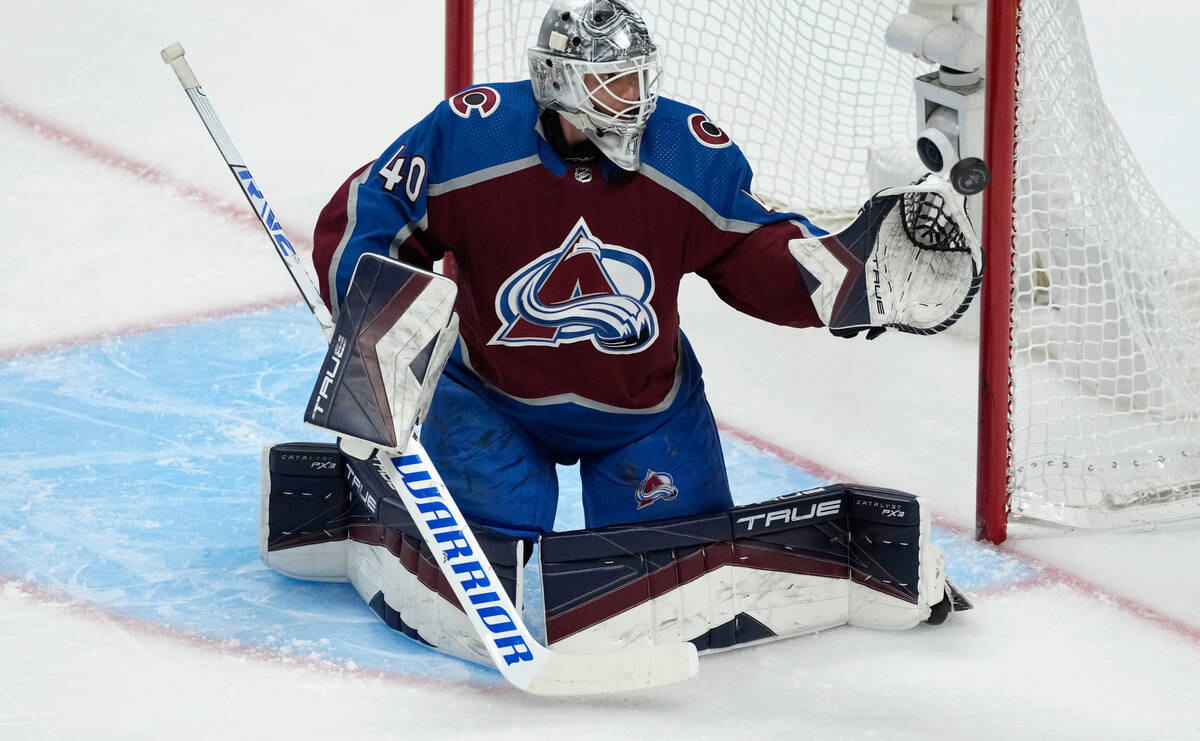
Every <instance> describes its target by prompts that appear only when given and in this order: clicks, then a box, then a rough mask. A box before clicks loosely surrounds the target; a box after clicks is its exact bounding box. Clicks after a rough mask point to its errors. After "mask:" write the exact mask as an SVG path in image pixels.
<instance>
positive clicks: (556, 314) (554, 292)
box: [488, 218, 658, 355]
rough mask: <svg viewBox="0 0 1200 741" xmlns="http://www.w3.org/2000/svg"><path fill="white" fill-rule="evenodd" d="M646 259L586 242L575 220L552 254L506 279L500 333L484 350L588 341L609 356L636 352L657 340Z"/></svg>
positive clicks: (588, 236) (588, 235) (582, 225)
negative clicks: (495, 346) (498, 347)
mask: <svg viewBox="0 0 1200 741" xmlns="http://www.w3.org/2000/svg"><path fill="white" fill-rule="evenodd" d="M653 296H654V272H653V271H652V270H651V269H650V263H649V262H648V261H647V260H646V258H645V257H643V256H642V255H640V254H638V253H637V252H634V251H633V250H629V249H626V248H624V247H618V246H616V245H612V244H605V243H604V242H602V241H600V240H599V239H597V238H596V237H595V236H593V234H592V232H591V230H590V229H589V228H588V225H587V222H586V221H584V220H583V219H582V218H581V219H580V220H579V221H577V222H576V223H575V226H574V227H572V228H571V231H570V232H569V233H568V234H567V237H566V239H564V240H563V242H562V244H560V245H559V246H558V248H557V249H555V250H553V251H551V252H547V253H546V254H544V255H541V256H540V257H537V258H535V259H534V260H533V261H532V262H530V263H529V264H527V265H525V266H524V267H522V268H521V269H519V270H518V271H517V272H516V273H514V274H513V275H512V276H510V277H509V278H508V280H506V281H505V282H504V285H503V286H501V288H500V291H499V292H498V293H497V294H496V314H497V315H498V316H499V318H500V329H499V330H498V331H497V332H496V334H495V335H494V336H493V337H492V339H491V340H490V342H489V343H488V344H491V345H510V346H514V347H530V346H541V347H547V346H549V347H557V346H558V345H563V344H567V343H570V342H584V341H589V342H591V343H592V345H593V346H594V347H595V348H596V349H597V350H599V351H601V352H604V353H609V354H614V355H616V354H628V353H635V352H639V351H641V350H643V349H645V348H646V347H648V346H649V345H650V344H652V343H653V342H654V340H655V339H657V338H658V318H657V316H656V315H655V313H654V309H653V308H651V306H650V299H651V298H653Z"/></svg>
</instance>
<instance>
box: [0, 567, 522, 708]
mask: <svg viewBox="0 0 1200 741" xmlns="http://www.w3.org/2000/svg"><path fill="white" fill-rule="evenodd" d="M9 588H12V589H15V590H16V591H17V592H18V593H19V594H21V595H22V596H24V597H27V598H29V599H30V601H32V602H36V603H37V604H39V605H42V606H45V607H52V608H58V609H60V610H62V611H63V612H64V613H67V614H70V615H77V616H80V617H85V618H90V619H95V620H98V621H100V622H104V623H108V624H110V625H116V626H117V627H119V628H121V629H123V630H125V631H127V632H130V633H135V634H139V635H144V636H151V637H157V638H162V639H164V640H169V641H172V642H175V643H181V644H183V645H187V646H192V647H195V648H201V649H209V650H216V651H217V652H219V653H224V654H229V655H233V656H241V657H244V658H247V659H253V660H255V661H261V662H264V663H270V664H286V665H292V666H300V667H303V668H306V669H313V670H316V671H325V672H331V673H333V674H336V675H339V676H349V677H355V678H369V679H383V680H387V681H390V682H396V683H399V684H403V685H405V686H411V685H423V686H428V687H441V688H444V689H468V690H472V691H476V692H482V693H485V694H494V693H509V692H515V690H513V689H512V688H510V687H508V686H507V685H503V684H500V685H486V684H473V683H464V682H459V681H455V680H452V679H446V678H441V677H438V676H436V675H432V674H404V673H402V672H396V671H390V670H389V671H384V670H382V669H363V668H361V667H357V666H351V665H349V664H346V663H344V662H341V661H337V660H334V659H324V658H321V657H320V656H316V655H309V656H303V655H298V654H292V653H286V652H284V651H282V650H279V649H272V648H261V647H259V646H248V645H245V644H243V643H241V642H240V641H237V640H234V639H229V638H209V637H208V636H204V635H201V634H199V633H194V632H191V631H186V630H179V629H177V628H172V627H170V626H167V625H163V624H162V623H156V622H154V621H151V620H142V619H141V618H136V617H131V616H129V615H122V614H121V613H119V612H114V611H112V610H110V609H108V608H105V607H102V606H100V605H97V604H95V603H93V602H85V601H83V600H80V599H77V598H75V597H72V596H70V595H68V594H65V593H62V592H58V591H56V590H52V589H47V588H45V587H39V586H37V585H35V584H31V583H29V582H27V581H22V580H20V579H16V578H14V577H11V576H7V575H5V574H2V573H0V591H3V590H5V589H9Z"/></svg>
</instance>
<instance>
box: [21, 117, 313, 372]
mask: <svg viewBox="0 0 1200 741" xmlns="http://www.w3.org/2000/svg"><path fill="white" fill-rule="evenodd" d="M0 116H3V117H4V118H6V119H8V120H9V121H10V122H12V123H14V124H16V125H17V126H19V127H21V128H23V129H25V130H26V131H29V132H30V133H32V134H36V135H38V136H40V137H42V138H44V139H47V140H49V141H51V142H53V143H55V144H58V145H59V146H62V147H66V148H67V149H70V150H71V151H73V152H75V153H76V154H79V155H81V156H83V157H84V158H86V159H89V160H92V161H93V162H97V163H99V164H102V165H105V166H107V167H110V168H112V169H114V170H117V171H119V172H122V173H124V174H126V175H131V176H133V177H135V178H137V179H138V180H141V181H143V182H145V183H148V184H150V185H155V186H159V187H163V188H169V189H170V190H172V191H174V192H175V193H176V194H178V195H181V196H183V198H184V200H185V201H186V202H187V203H189V204H192V205H194V206H199V207H200V208H202V209H204V210H205V211H208V212H209V213H211V214H213V215H214V216H218V217H221V218H224V219H232V220H234V221H236V222H239V223H242V224H245V225H247V226H252V227H255V228H261V227H262V225H261V224H260V223H259V221H258V217H256V216H254V214H253V212H251V211H250V209H249V208H248V207H247V206H246V204H244V203H239V202H237V201H230V200H226V199H224V198H220V197H218V196H215V195H213V194H212V193H210V192H208V191H206V190H204V189H202V188H198V187H196V186H194V185H190V184H188V183H185V182H181V181H180V180H179V179H178V178H176V177H175V176H174V175H172V174H171V173H169V172H166V171H165V170H161V169H159V168H158V167H155V166H154V165H153V164H151V163H149V162H143V161H141V160H137V159H134V158H133V157H130V156H128V155H126V154H124V153H122V152H119V151H117V150H116V149H113V148H111V147H109V146H107V145H105V144H101V143H100V142H98V141H96V140H94V139H91V138H89V137H88V136H86V135H85V134H83V133H80V132H78V131H75V130H72V129H71V128H69V127H67V126H65V125H62V124H59V123H55V122H54V121H51V120H49V119H47V118H45V117H43V116H39V115H37V114H35V113H32V112H31V111H28V110H25V109H24V108H21V107H20V106H17V105H15V104H13V103H10V102H8V101H6V100H4V99H0ZM292 243H293V244H294V245H295V247H296V249H297V250H299V251H302V252H303V251H308V252H311V251H312V240H311V239H310V238H308V237H306V236H301V237H296V238H294V239H293V240H292ZM297 301H299V299H298V298H297V297H296V295H295V294H294V293H291V292H289V293H288V294H286V295H283V296H276V297H266V298H262V299H259V300H257V301H250V302H246V303H242V304H237V305H233V306H228V307H225V308H221V309H214V310H210V311H206V312H188V313H180V314H177V315H165V316H162V317H159V318H157V319H155V320H152V321H144V322H136V323H133V324H128V325H125V326H123V327H116V328H113V329H111V330H107V331H105V332H102V333H92V334H83V335H76V336H73V337H65V338H61V339H58V340H55V341H53V342H46V343H40V344H35V345H28V346H24V347H20V348H16V349H10V350H5V351H0V360H2V359H5V358H11V357H15V356H18V355H29V354H31V353H38V352H44V351H47V350H55V349H62V348H64V347H71V346H74V345H82V344H86V343H88V342H94V341H96V340H101V339H109V338H113V337H123V336H126V335H131V334H137V333H140V332H148V331H151V330H155V329H162V328H164V327H171V326H177V325H181V324H186V323H189V322H194V321H205V320H209V319H218V318H221V317H225V316H233V315H237V314H245V313H247V312H250V311H255V310H257V309H264V308H274V307H278V306H287V305H290V304H294V303H296V302H297Z"/></svg>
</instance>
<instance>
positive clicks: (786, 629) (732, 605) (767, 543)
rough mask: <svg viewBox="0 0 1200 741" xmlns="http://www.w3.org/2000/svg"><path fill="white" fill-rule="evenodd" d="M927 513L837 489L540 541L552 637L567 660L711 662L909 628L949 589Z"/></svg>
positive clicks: (902, 497)
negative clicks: (662, 652) (626, 654)
mask: <svg viewBox="0 0 1200 741" xmlns="http://www.w3.org/2000/svg"><path fill="white" fill-rule="evenodd" d="M923 510H924V508H923V507H922V506H921V503H920V500H919V499H917V498H916V497H914V496H912V495H909V494H903V493H901V492H894V491H890V490H886V489H873V488H869V487H858V486H855V487H849V486H844V485H835V486H829V487H823V488H821V489H815V490H811V491H807V492H801V493H798V494H793V495H789V496H786V497H781V498H779V499H775V500H770V501H767V502H762V503H759V504H754V505H747V506H743V507H735V508H733V509H730V510H728V511H725V512H720V513H715V514H710V515H701V516H694V517H686V518H677V519H672V520H660V521H656V522H652V523H645V524H640V525H629V526H613V527H606V528H599V529H595V530H580V531H573V532H567V533H554V534H548V535H545V536H543V538H542V543H541V558H542V579H543V595H544V599H545V606H546V631H547V640H548V642H549V644H550V645H552V646H553V647H554V648H555V649H557V650H562V651H565V652H571V653H575V652H579V653H586V652H593V651H603V650H615V649H618V648H621V647H624V646H629V645H638V644H650V643H653V644H661V643H669V642H675V641H692V642H693V643H695V644H696V647H697V649H698V650H701V651H714V650H720V649H726V648H732V647H735V646H742V645H747V644H751V643H758V642H760V641H764V640H768V639H773V638H782V637H787V636H793V635H801V634H804V633H811V632H814V631H817V630H823V629H827V628H832V627H835V626H838V625H844V624H847V623H850V624H854V625H862V626H866V627H872V628H888V629H902V628H909V627H912V626H913V625H916V624H917V623H918V622H920V621H921V620H923V619H925V618H927V617H928V616H929V605H930V603H931V600H932V602H937V601H939V600H940V599H941V590H942V589H943V584H944V581H943V580H944V577H942V576H941V574H942V571H941V567H942V562H943V561H942V556H941V552H940V550H939V549H937V548H936V547H934V546H932V545H929V543H928V527H929V520H928V513H927V512H923ZM888 512H891V513H895V514H886V513H888Z"/></svg>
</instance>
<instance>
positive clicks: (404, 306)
mask: <svg viewBox="0 0 1200 741" xmlns="http://www.w3.org/2000/svg"><path fill="white" fill-rule="evenodd" d="M456 294H457V287H456V286H455V285H454V282H453V281H452V280H450V279H449V278H446V277H444V276H441V275H437V274H435V273H431V272H428V271H425V270H421V269H419V268H415V267H412V266H411V265H406V264H404V263H401V262H397V261H396V260H392V259H389V258H386V257H381V256H379V255H375V254H370V253H368V254H365V255H363V256H362V257H361V258H360V259H359V261H358V265H356V266H355V269H354V276H353V278H351V281H350V289H349V291H347V293H346V298H345V300H344V301H343V302H342V311H341V314H340V315H339V316H338V320H337V325H336V326H335V327H334V332H333V336H332V338H331V339H330V341H329V352H328V353H327V354H326V355H325V362H324V363H323V364H322V366H321V374H320V376H319V377H318V378H317V385H316V387H315V388H314V389H313V392H312V397H311V398H310V399H309V401H308V410H307V412H306V413H305V415H304V421H306V422H308V423H309V424H311V425H314V426H316V427H320V428H322V429H325V430H330V431H332V432H335V433H337V434H338V435H341V436H342V438H341V441H340V445H341V448H342V450H343V451H345V452H346V453H347V454H348V455H351V456H353V457H355V458H358V459H360V460H366V459H367V458H370V457H371V453H372V451H374V449H375V448H387V449H390V450H403V449H404V448H405V447H406V446H407V444H408V439H409V438H410V437H411V436H412V429H413V426H414V425H415V424H416V423H417V422H419V421H420V420H421V419H422V418H424V416H425V412H427V411H428V410H429V403H430V401H431V400H432V399H433V391H434V388H435V387H436V385H437V380H438V378H439V377H440V376H441V374H442V369H443V368H445V366H446V360H447V358H449V356H450V351H451V349H452V348H453V347H454V342H455V340H456V339H457V338H458V315H457V314H455V313H454V298H455V296H456Z"/></svg>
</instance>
